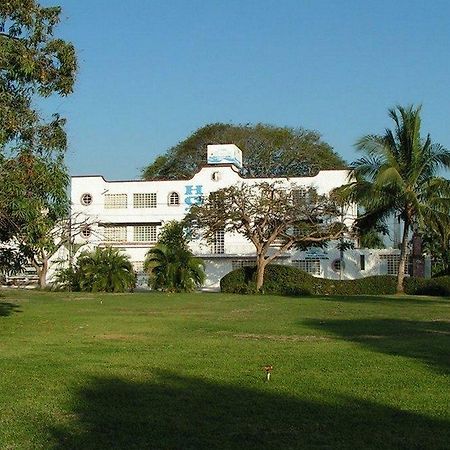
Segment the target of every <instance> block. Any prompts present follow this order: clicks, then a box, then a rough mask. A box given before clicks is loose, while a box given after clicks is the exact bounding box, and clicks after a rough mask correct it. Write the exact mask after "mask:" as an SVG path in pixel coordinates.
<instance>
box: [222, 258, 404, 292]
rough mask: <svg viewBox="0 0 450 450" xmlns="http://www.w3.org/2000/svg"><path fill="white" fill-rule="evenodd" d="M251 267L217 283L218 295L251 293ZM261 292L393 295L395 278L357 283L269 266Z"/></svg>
mask: <svg viewBox="0 0 450 450" xmlns="http://www.w3.org/2000/svg"><path fill="white" fill-rule="evenodd" d="M255 276H256V268H255V267H243V268H241V269H237V270H234V271H232V272H230V273H228V274H227V275H225V276H224V277H223V278H222V279H221V280H220V288H221V291H222V292H231V293H247V292H246V291H251V292H254V291H255ZM264 278H265V279H264V284H263V287H262V291H263V292H264V293H267V294H280V295H389V294H395V292H396V285H397V280H396V277H393V276H388V275H381V276H372V277H366V278H360V279H357V280H342V281H341V280H329V279H324V278H316V277H313V276H312V275H310V274H309V273H307V272H304V271H302V270H300V269H297V268H295V267H290V266H282V265H271V266H270V265H269V266H267V268H266V273H265V277H264Z"/></svg>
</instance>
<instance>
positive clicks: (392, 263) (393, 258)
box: [380, 254, 412, 275]
mask: <svg viewBox="0 0 450 450" xmlns="http://www.w3.org/2000/svg"><path fill="white" fill-rule="evenodd" d="M380 259H381V260H382V261H386V263H387V274H388V275H397V274H398V265H399V263H400V255H392V254H391V255H380ZM405 273H409V274H411V273H412V261H411V258H410V257H409V256H408V258H407V261H406V270H405Z"/></svg>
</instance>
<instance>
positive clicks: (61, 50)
mask: <svg viewBox="0 0 450 450" xmlns="http://www.w3.org/2000/svg"><path fill="white" fill-rule="evenodd" d="M60 13H61V8H60V7H58V6H55V7H43V6H41V5H40V4H39V3H38V2H37V1H36V0H4V1H2V2H1V3H0V241H10V240H11V241H12V242H14V243H15V244H17V245H18V246H19V248H20V250H21V251H22V253H24V254H25V255H26V256H27V257H28V258H29V259H30V261H31V263H32V264H33V265H34V266H35V267H36V269H37V271H38V274H39V278H40V282H41V285H43V284H45V274H46V270H47V263H48V258H49V256H51V254H52V253H53V252H54V246H55V236H54V234H53V233H54V229H55V225H56V224H57V223H58V221H59V220H60V219H61V218H62V217H64V216H65V215H66V213H67V211H68V206H69V201H68V198H67V184H68V180H69V178H68V175H67V170H66V168H65V165H64V153H65V150H66V147H67V139H66V133H65V130H64V125H65V119H63V118H61V117H60V116H59V115H58V114H53V115H52V116H51V117H44V116H42V114H41V113H40V112H39V107H40V106H41V104H39V105H38V104H37V103H38V101H39V99H42V98H45V97H49V96H51V95H52V94H56V95H60V96H65V95H68V94H70V93H71V92H72V90H73V85H74V81H75V72H76V68H77V62H76V55H75V50H74V47H73V45H72V44H71V43H69V42H66V41H64V40H62V39H58V38H55V37H54V36H53V33H54V28H55V26H56V25H57V23H58V22H59V17H60ZM56 241H58V239H56Z"/></svg>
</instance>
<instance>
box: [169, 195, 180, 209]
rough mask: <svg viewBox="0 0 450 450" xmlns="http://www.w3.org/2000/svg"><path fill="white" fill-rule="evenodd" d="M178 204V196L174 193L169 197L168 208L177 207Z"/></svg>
mask: <svg viewBox="0 0 450 450" xmlns="http://www.w3.org/2000/svg"><path fill="white" fill-rule="evenodd" d="M179 204H180V196H179V195H178V194H177V193H176V192H172V193H171V194H170V195H169V206H177V205H179Z"/></svg>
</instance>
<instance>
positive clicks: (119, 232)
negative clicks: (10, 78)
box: [103, 225, 127, 242]
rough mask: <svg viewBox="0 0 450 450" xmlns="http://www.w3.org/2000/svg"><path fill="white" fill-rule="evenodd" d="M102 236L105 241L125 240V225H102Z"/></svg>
mask: <svg viewBox="0 0 450 450" xmlns="http://www.w3.org/2000/svg"><path fill="white" fill-rule="evenodd" d="M103 237H104V240H105V242H126V240H127V227H126V226H124V225H119V226H106V227H104V231H103Z"/></svg>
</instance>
